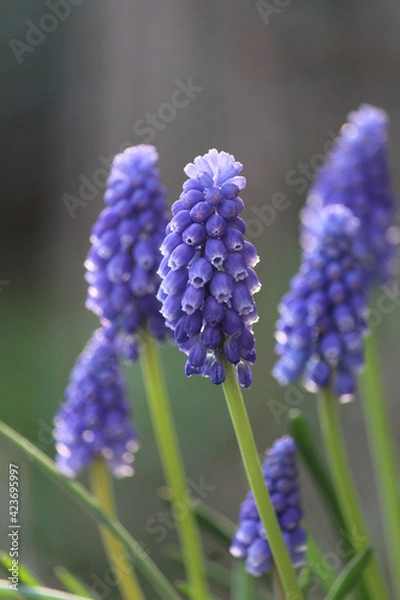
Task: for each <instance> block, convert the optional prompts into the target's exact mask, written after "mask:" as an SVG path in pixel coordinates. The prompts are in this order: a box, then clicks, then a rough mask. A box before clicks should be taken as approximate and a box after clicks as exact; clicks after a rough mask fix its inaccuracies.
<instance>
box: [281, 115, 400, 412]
mask: <svg viewBox="0 0 400 600" xmlns="http://www.w3.org/2000/svg"><path fill="white" fill-rule="evenodd" d="M386 129H387V118H386V115H385V113H384V112H383V111H381V110H379V109H377V108H374V107H370V106H363V107H361V108H360V110H359V111H357V112H353V113H351V114H350V115H349V123H347V124H346V125H345V126H344V127H343V128H342V131H341V135H340V136H339V138H338V139H337V140H336V142H335V144H334V147H333V149H332V151H331V153H330V154H329V156H328V159H327V162H326V165H325V166H324V167H323V168H322V169H321V170H320V172H319V173H318V174H317V177H316V180H315V183H314V185H313V187H312V189H311V192H310V195H309V197H308V200H307V203H306V206H305V208H304V209H303V212H302V232H301V233H302V235H301V239H302V244H303V249H304V252H303V262H302V265H301V268H300V270H299V272H298V274H297V275H296V276H295V277H294V278H293V279H292V281H291V286H290V291H289V293H288V294H286V295H285V296H284V297H283V299H282V301H281V303H280V306H279V312H280V318H279V320H278V322H277V332H276V339H277V345H276V352H277V354H278V356H279V357H280V358H279V360H278V362H277V363H276V365H275V367H274V369H273V375H274V377H275V378H276V379H277V380H278V381H279V383H281V384H282V385H287V384H289V383H292V382H294V381H296V380H297V379H299V378H300V376H301V375H302V374H303V373H304V378H303V382H304V385H305V387H306V388H307V389H308V390H310V391H312V392H316V391H318V390H319V389H320V388H323V387H326V386H328V385H329V384H330V383H331V382H332V383H333V386H334V389H335V393H336V395H337V396H338V397H339V398H340V399H341V400H342V401H348V400H350V399H351V398H352V397H353V394H354V392H355V389H356V377H357V374H358V373H359V371H360V370H362V368H363V366H364V351H363V347H364V344H363V337H364V336H365V334H366V333H367V331H368V324H367V320H368V309H367V300H368V294H369V291H370V288H371V285H372V283H373V282H375V281H377V280H380V281H381V282H387V281H388V280H390V278H391V277H392V275H393V264H394V259H395V246H396V243H397V228H396V226H395V223H394V197H393V193H392V191H391V186H390V179H389V169H388V156H387V155H388V152H387V139H386V138H387V134H386Z"/></svg>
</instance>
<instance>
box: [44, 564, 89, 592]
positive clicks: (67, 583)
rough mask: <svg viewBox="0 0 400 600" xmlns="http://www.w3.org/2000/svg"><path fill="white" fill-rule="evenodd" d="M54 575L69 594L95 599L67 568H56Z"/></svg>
mask: <svg viewBox="0 0 400 600" xmlns="http://www.w3.org/2000/svg"><path fill="white" fill-rule="evenodd" d="M54 574H55V576H56V577H57V579H58V580H59V582H60V583H62V585H63V586H64V587H65V589H66V590H67V591H68V592H72V594H77V595H78V596H83V597H84V598H91V599H93V596H92V595H91V594H90V592H89V590H88V588H87V587H86V586H85V585H84V584H83V583H82V582H81V581H80V580H79V579H78V578H77V577H76V576H75V575H73V574H72V573H71V572H70V571H68V569H66V568H65V567H62V566H59V567H54Z"/></svg>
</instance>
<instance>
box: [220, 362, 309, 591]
mask: <svg viewBox="0 0 400 600" xmlns="http://www.w3.org/2000/svg"><path fill="white" fill-rule="evenodd" d="M224 368H225V371H226V381H225V383H224V384H222V387H223V389H224V393H225V398H226V401H227V404H228V409H229V412H230V415H231V419H232V423H233V427H234V429H235V433H236V437H237V441H238V444H239V448H240V453H241V455H242V460H243V464H244V468H245V471H246V474H247V479H248V481H249V485H250V488H251V491H252V492H253V495H254V499H255V502H256V504H257V508H258V512H259V514H260V518H261V521H262V523H263V525H264V527H265V531H266V532H267V536H268V541H269V544H270V546H271V551H272V555H273V557H274V563H275V565H276V568H277V571H278V573H279V578H280V581H281V584H282V587H283V590H284V592H285V594H286V597H287V599H290V600H301V598H302V595H301V592H300V589H299V586H298V583H297V579H296V573H295V571H294V568H293V565H292V562H291V560H290V557H289V553H288V551H287V548H286V544H285V542H284V539H283V537H282V533H281V530H280V528H279V524H278V520H277V518H276V514H275V511H274V508H273V506H272V502H271V498H270V496H269V493H268V490H267V486H266V485H265V481H264V477H263V474H262V470H261V464H260V459H259V456H258V453H257V448H256V444H255V441H254V436H253V432H252V430H251V425H250V421H249V417H248V415H247V411H246V407H245V404H244V400H243V396H242V392H241V390H240V387H239V384H238V381H237V378H236V372H235V369H234V367H233V366H232V365H231V364H230V363H228V361H224Z"/></svg>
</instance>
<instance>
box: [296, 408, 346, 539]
mask: <svg viewBox="0 0 400 600" xmlns="http://www.w3.org/2000/svg"><path fill="white" fill-rule="evenodd" d="M289 432H290V435H291V436H292V437H293V438H294V439H295V441H296V444H297V448H298V450H299V453H300V456H301V457H302V459H303V460H304V463H305V465H306V466H307V468H308V470H309V472H310V473H311V475H312V477H313V479H314V481H315V483H316V484H317V486H318V488H319V490H320V492H321V495H322V497H323V498H324V501H325V503H326V505H327V506H328V508H329V509H330V512H331V514H332V515H333V516H334V518H335V520H336V522H337V525H338V526H339V528H342V529H346V526H345V522H344V519H343V516H342V511H341V510H340V505H339V502H338V499H337V496H336V493H335V489H334V487H333V484H332V481H331V479H330V477H329V474H328V469H327V467H326V466H325V465H324V463H323V462H322V460H321V458H320V455H321V452H320V451H319V450H318V448H317V444H316V442H315V439H314V436H313V432H312V431H311V427H310V426H309V424H308V422H307V420H306V418H305V416H304V414H303V413H302V412H301V411H300V410H298V409H293V410H291V411H290V413H289Z"/></svg>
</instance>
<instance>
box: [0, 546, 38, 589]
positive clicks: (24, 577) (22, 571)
mask: <svg viewBox="0 0 400 600" xmlns="http://www.w3.org/2000/svg"><path fill="white" fill-rule="evenodd" d="M0 565H1V566H2V567H3V569H4V571H5V573H6V574H7V575H9V572H8V569H11V567H12V566H13V564H12V560H11V558H10V557H9V556H7V554H5V552H0ZM18 577H19V581H20V583H22V584H25V585H30V586H32V587H34V586H35V585H41V582H40V580H39V579H38V578H37V577H36V575H34V574H33V573H32V572H31V571H30V570H29V569H27V567H25V565H21V563H19V564H18Z"/></svg>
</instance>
